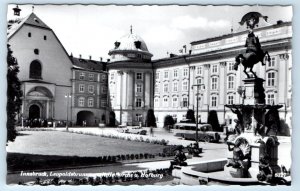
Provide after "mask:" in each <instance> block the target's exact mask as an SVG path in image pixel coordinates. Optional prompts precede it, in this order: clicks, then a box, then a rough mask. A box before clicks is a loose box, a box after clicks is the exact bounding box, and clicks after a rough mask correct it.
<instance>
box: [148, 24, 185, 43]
mask: <svg viewBox="0 0 300 191" xmlns="http://www.w3.org/2000/svg"><path fill="white" fill-rule="evenodd" d="M183 37H184V34H183V33H182V32H181V31H180V30H178V29H174V28H171V27H167V26H163V25H159V26H157V27H151V28H149V29H147V31H146V33H145V34H144V35H143V39H144V40H145V41H146V42H151V43H153V44H160V45H163V44H164V43H168V42H173V41H178V40H179V39H182V38H183Z"/></svg>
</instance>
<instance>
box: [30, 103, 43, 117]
mask: <svg viewBox="0 0 300 191" xmlns="http://www.w3.org/2000/svg"><path fill="white" fill-rule="evenodd" d="M40 114H41V110H40V107H39V106H37V105H35V104H34V105H31V106H30V107H29V119H38V118H40V117H41V116H40Z"/></svg>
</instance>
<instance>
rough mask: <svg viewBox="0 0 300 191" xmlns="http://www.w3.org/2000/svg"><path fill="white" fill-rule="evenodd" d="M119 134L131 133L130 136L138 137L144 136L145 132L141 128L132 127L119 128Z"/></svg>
mask: <svg viewBox="0 0 300 191" xmlns="http://www.w3.org/2000/svg"><path fill="white" fill-rule="evenodd" d="M118 131H119V132H121V133H131V134H139V135H146V134H147V130H145V129H143V128H141V127H132V128H120V129H118Z"/></svg>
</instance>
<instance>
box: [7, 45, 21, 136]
mask: <svg viewBox="0 0 300 191" xmlns="http://www.w3.org/2000/svg"><path fill="white" fill-rule="evenodd" d="M12 53H13V51H11V49H10V45H9V44H8V45H7V105H6V113H7V122H6V128H7V142H8V141H14V140H15V138H16V136H17V131H16V128H15V126H16V116H17V114H19V113H20V109H21V105H22V99H21V97H22V96H23V92H22V90H21V82H20V80H19V78H18V73H19V71H20V70H19V66H18V61H17V59H16V58H15V57H13V55H12Z"/></svg>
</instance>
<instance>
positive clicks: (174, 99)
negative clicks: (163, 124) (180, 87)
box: [172, 97, 178, 107]
mask: <svg viewBox="0 0 300 191" xmlns="http://www.w3.org/2000/svg"><path fill="white" fill-rule="evenodd" d="M172 107H178V98H177V97H173V100H172Z"/></svg>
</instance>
